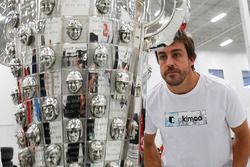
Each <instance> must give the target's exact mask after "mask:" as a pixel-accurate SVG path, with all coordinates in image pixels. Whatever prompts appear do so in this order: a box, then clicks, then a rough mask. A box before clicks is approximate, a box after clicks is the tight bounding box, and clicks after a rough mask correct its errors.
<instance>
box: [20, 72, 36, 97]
mask: <svg viewBox="0 0 250 167" xmlns="http://www.w3.org/2000/svg"><path fill="white" fill-rule="evenodd" d="M22 89H23V95H24V97H25V98H26V99H32V98H33V97H34V96H35V95H36V89H37V82H36V80H35V78H33V77H26V78H24V79H23V82H22Z"/></svg>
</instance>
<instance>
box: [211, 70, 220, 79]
mask: <svg viewBox="0 0 250 167" xmlns="http://www.w3.org/2000/svg"><path fill="white" fill-rule="evenodd" d="M208 73H209V74H211V75H214V76H216V77H219V78H222V79H224V73H223V70H221V69H208Z"/></svg>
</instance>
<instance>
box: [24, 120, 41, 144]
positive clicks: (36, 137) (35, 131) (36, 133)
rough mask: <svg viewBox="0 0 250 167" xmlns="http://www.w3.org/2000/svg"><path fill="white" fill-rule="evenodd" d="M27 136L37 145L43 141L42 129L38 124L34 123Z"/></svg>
mask: <svg viewBox="0 0 250 167" xmlns="http://www.w3.org/2000/svg"><path fill="white" fill-rule="evenodd" d="M26 137H27V139H29V141H30V142H32V143H34V144H35V145H39V144H40V142H41V131H40V129H39V127H38V125H37V124H32V125H31V126H30V127H29V128H28V130H27V132H26Z"/></svg>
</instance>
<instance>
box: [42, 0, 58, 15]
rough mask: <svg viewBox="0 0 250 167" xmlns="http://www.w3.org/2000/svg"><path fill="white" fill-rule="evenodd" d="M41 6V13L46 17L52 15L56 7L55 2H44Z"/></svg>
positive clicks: (51, 0) (46, 0) (44, 0)
mask: <svg viewBox="0 0 250 167" xmlns="http://www.w3.org/2000/svg"><path fill="white" fill-rule="evenodd" d="M40 5H41V11H42V12H43V13H44V14H46V15H50V14H51V13H52V12H53V9H54V7H55V0H42V1H41V2H40Z"/></svg>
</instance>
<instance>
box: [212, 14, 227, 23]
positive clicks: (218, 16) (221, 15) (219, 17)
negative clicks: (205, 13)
mask: <svg viewBox="0 0 250 167" xmlns="http://www.w3.org/2000/svg"><path fill="white" fill-rule="evenodd" d="M226 15H227V14H226V13H220V14H218V15H217V16H215V17H214V18H212V19H211V20H210V22H212V23H215V22H217V21H219V20H220V19H222V18H223V17H225V16H226Z"/></svg>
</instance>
